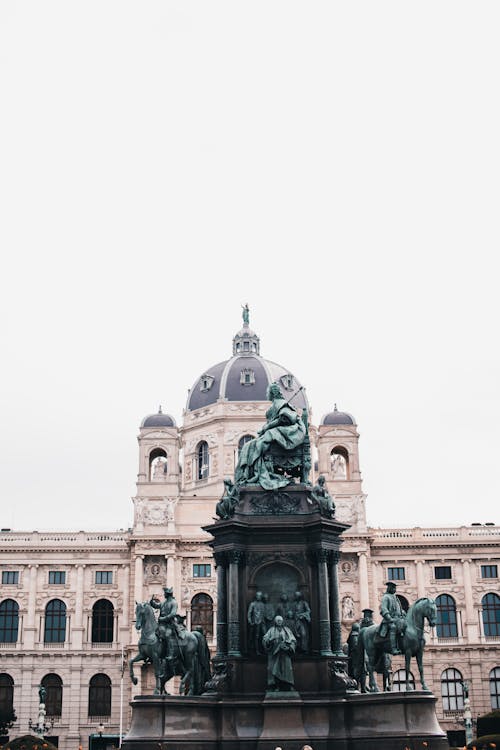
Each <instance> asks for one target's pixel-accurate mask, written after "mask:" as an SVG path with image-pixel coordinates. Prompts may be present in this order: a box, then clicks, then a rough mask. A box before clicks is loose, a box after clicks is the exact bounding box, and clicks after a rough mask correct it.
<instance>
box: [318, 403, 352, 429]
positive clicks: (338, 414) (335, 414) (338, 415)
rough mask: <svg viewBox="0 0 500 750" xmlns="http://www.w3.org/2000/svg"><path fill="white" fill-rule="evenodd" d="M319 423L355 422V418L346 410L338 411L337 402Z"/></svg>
mask: <svg viewBox="0 0 500 750" xmlns="http://www.w3.org/2000/svg"><path fill="white" fill-rule="evenodd" d="M321 424H356V420H355V419H354V417H353V416H351V415H350V414H348V413H347V412H345V411H339V410H338V409H337V404H334V407H333V411H330V412H328V414H325V416H324V417H323V419H322V420H321Z"/></svg>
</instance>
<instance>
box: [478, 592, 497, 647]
mask: <svg viewBox="0 0 500 750" xmlns="http://www.w3.org/2000/svg"><path fill="white" fill-rule="evenodd" d="M481 605H482V608H483V631H484V635H485V636H486V637H487V638H498V636H500V596H498V594H492V593H491V594H486V596H483V598H482V599H481Z"/></svg>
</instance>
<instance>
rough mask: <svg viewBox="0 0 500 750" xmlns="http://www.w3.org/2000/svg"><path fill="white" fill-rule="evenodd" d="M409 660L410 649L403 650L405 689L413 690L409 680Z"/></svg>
mask: <svg viewBox="0 0 500 750" xmlns="http://www.w3.org/2000/svg"><path fill="white" fill-rule="evenodd" d="M410 662H411V651H410V649H406V651H405V672H406V690H413V687H412V684H411V680H410Z"/></svg>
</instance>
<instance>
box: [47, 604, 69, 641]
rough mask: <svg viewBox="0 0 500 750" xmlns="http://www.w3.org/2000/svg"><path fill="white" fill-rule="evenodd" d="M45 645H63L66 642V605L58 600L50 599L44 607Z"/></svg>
mask: <svg viewBox="0 0 500 750" xmlns="http://www.w3.org/2000/svg"><path fill="white" fill-rule="evenodd" d="M43 640H44V642H45V643H64V641H65V640H66V605H65V603H64V602H62V601H61V600H60V599H52V601H50V602H49V603H48V604H47V606H46V607H45V629H44V636H43Z"/></svg>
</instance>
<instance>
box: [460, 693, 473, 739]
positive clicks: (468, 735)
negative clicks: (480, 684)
mask: <svg viewBox="0 0 500 750" xmlns="http://www.w3.org/2000/svg"><path fill="white" fill-rule="evenodd" d="M462 688H463V694H464V710H463V720H464V726H465V744H466V745H468V744H469V742H472V740H473V732H472V711H471V710H470V700H469V683H468V682H463V683H462Z"/></svg>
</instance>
